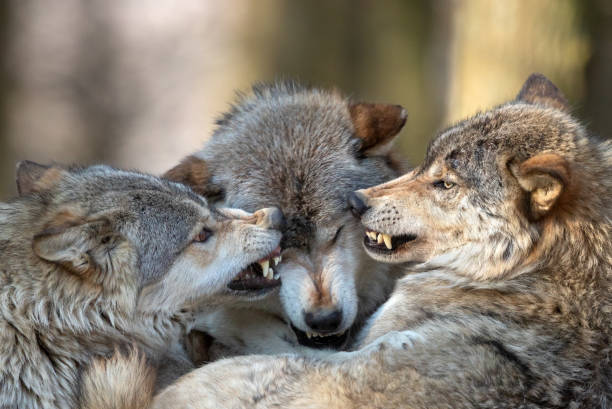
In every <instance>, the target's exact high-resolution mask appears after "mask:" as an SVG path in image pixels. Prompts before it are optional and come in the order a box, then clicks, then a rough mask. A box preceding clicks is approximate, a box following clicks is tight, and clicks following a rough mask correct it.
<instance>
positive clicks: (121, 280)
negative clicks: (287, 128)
mask: <svg viewBox="0 0 612 409" xmlns="http://www.w3.org/2000/svg"><path fill="white" fill-rule="evenodd" d="M17 184H18V190H19V192H20V194H21V195H22V196H23V197H22V198H20V199H18V201H17V202H16V203H22V202H23V203H26V205H25V207H26V208H29V209H32V210H31V214H30V218H28V217H26V221H22V223H23V224H24V229H27V230H26V231H28V230H31V229H32V227H31V226H27V225H26V224H28V223H29V224H32V223H33V224H34V231H33V234H34V236H33V239H32V236H28V237H26V238H25V239H26V240H32V243H31V244H30V248H32V249H33V251H34V254H35V256H36V257H38V259H39V260H42V263H43V264H44V265H48V266H50V268H51V270H53V271H55V272H56V275H60V276H62V277H64V278H65V280H63V282H68V283H69V282H80V283H82V284H81V285H83V286H93V288H101V289H102V290H101V291H102V293H107V294H113V293H117V292H125V293H126V294H125V295H126V296H128V297H129V294H130V290H133V291H134V294H136V293H138V294H140V295H139V308H140V309H142V310H144V311H157V310H170V311H172V310H175V309H177V308H180V306H181V305H182V304H184V303H186V302H189V301H191V300H195V299H199V298H202V297H209V296H213V295H217V294H233V293H248V294H251V295H252V294H253V293H256V292H259V291H265V290H266V288H268V287H275V286H277V285H279V284H280V282H279V280H273V279H271V280H268V279H264V278H263V277H262V280H261V281H262V285H261V286H260V287H261V288H257V289H251V290H253V291H235V290H232V289H231V284H232V283H234V284H236V282H237V281H238V282H239V281H240V279H241V278H242V276H241V271H243V270H244V269H245V268H248V266H249V265H250V264H252V263H255V262H257V261H259V260H261V259H265V258H267V257H269V255H270V254H273V253H274V250H275V249H276V248H277V247H278V245H279V242H280V238H281V233H280V232H279V231H278V230H275V229H276V228H278V227H280V223H281V214H280V212H279V211H278V209H263V210H260V211H258V212H256V213H254V214H248V213H246V212H243V211H240V210H234V209H212V208H210V207H209V206H208V205H207V203H206V201H205V199H203V198H201V197H200V196H198V195H197V194H195V193H193V192H192V191H191V190H190V189H189V188H188V187H186V186H183V185H180V184H177V183H173V182H170V181H166V180H162V179H159V178H156V177H153V176H149V175H144V174H139V173H135V172H127V171H122V170H117V169H112V168H110V167H107V166H93V167H88V168H82V169H80V168H72V169H65V168H61V167H57V166H53V167H47V166H42V165H37V164H35V163H32V162H22V163H21V164H20V165H19V167H18V171H17ZM30 219H34V220H30ZM7 220H8V221H9V222H11V220H12V219H11V218H10V217H9V218H7ZM42 270H45V271H47V270H49V269H46V268H42ZM37 279H38V278H37ZM59 282H62V280H60V281H59ZM228 284H229V285H230V288H228ZM243 290H245V289H243ZM135 300H136V297H134V298H133V301H135ZM128 304H129V302H128Z"/></svg>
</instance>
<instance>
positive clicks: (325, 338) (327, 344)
mask: <svg viewBox="0 0 612 409" xmlns="http://www.w3.org/2000/svg"><path fill="white" fill-rule="evenodd" d="M291 329H292V330H293V332H294V333H295V335H296V336H297V339H298V342H299V343H300V344H301V345H304V346H307V347H310V348H317V349H323V348H333V349H340V348H342V347H343V346H344V344H345V343H346V340H347V339H348V335H349V331H348V330H347V331H344V332H343V333H341V334H334V335H318V334H315V335H311V336H308V334H307V333H306V332H304V331H302V330H300V329H297V328H296V327H295V326H293V324H291Z"/></svg>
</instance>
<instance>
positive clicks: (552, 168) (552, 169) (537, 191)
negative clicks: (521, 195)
mask: <svg viewBox="0 0 612 409" xmlns="http://www.w3.org/2000/svg"><path fill="white" fill-rule="evenodd" d="M512 173H513V174H514V176H515V177H516V178H517V180H518V182H519V185H520V186H521V188H523V190H525V191H526V192H529V210H530V213H531V217H532V218H533V219H535V220H537V219H539V218H541V217H542V216H544V215H546V214H547V213H548V212H549V211H550V210H551V209H552V208H553V206H554V205H555V204H556V203H557V202H558V201H559V199H560V197H561V195H562V194H563V192H564V191H566V190H567V189H568V187H569V183H570V170H569V165H568V163H567V161H566V160H565V159H563V158H562V157H561V156H559V155H556V154H554V153H541V154H538V155H536V156H533V157H531V158H529V159H527V160H526V161H524V162H523V163H521V164H519V165H516V166H514V168H513V169H512Z"/></svg>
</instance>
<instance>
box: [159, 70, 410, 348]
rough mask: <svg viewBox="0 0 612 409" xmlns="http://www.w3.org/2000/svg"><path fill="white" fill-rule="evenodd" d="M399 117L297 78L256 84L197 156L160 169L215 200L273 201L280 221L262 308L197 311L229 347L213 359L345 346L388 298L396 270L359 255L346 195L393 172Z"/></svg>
mask: <svg viewBox="0 0 612 409" xmlns="http://www.w3.org/2000/svg"><path fill="white" fill-rule="evenodd" d="M405 120H406V111H405V110H404V109H403V108H402V107H400V106H397V105H387V104H369V103H358V102H352V101H350V100H348V99H346V98H345V97H343V96H342V95H340V94H339V93H338V92H334V91H324V90H319V89H310V88H307V87H303V86H300V85H298V84H296V83H289V82H287V83H276V84H272V85H257V86H255V87H254V88H253V92H252V93H251V94H249V95H242V96H241V97H239V99H238V101H237V102H236V103H235V104H234V105H233V106H232V108H231V109H230V110H229V112H227V113H226V114H225V115H223V116H222V117H221V119H219V121H218V128H217V129H216V131H215V132H214V134H213V135H212V137H211V139H210V140H209V141H208V142H207V143H206V145H205V146H204V148H203V149H202V150H201V151H199V152H197V153H195V154H194V155H192V156H189V157H188V158H186V159H185V160H183V161H182V162H181V163H180V164H179V165H177V166H176V167H175V168H173V169H171V170H170V171H168V172H167V173H166V174H165V177H167V178H169V179H171V180H174V181H178V182H181V183H185V184H187V185H189V186H190V187H192V188H193V189H194V190H195V191H197V192H198V193H200V194H202V195H204V196H206V197H207V198H208V199H209V200H210V201H212V202H213V203H217V204H220V205H223V206H229V207H235V208H240V209H244V210H247V211H253V210H255V209H258V208H260V207H267V206H275V207H278V208H280V209H281V210H282V212H283V213H284V214H285V216H286V225H285V228H284V229H283V242H282V247H283V253H282V263H281V264H280V265H279V266H278V267H277V268H275V269H274V270H275V271H276V272H277V273H278V274H279V276H280V279H281V281H282V286H281V287H280V290H279V292H278V293H277V292H275V293H272V294H268V295H267V296H266V297H265V298H262V299H261V301H259V302H258V303H257V308H258V310H259V311H253V312H249V311H244V310H242V309H240V305H237V304H234V307H232V308H230V307H228V306H226V307H224V308H221V309H219V310H217V311H216V312H214V313H212V314H207V315H205V316H201V322H200V324H199V326H198V328H200V329H202V330H205V331H207V332H208V333H210V334H211V335H212V336H213V337H214V338H215V339H216V342H215V344H214V345H219V344H221V345H224V346H225V348H222V349H219V350H217V351H218V352H216V353H215V352H214V351H215V346H214V345H213V347H212V349H211V355H215V354H216V356H219V355H221V356H228V355H233V354H248V353H280V352H289V351H292V350H294V348H298V349H299V346H300V345H299V344H302V345H305V346H310V347H317V348H341V347H343V346H345V345H347V339H348V338H349V335H350V331H349V329H351V328H358V327H359V326H360V325H361V324H362V323H363V321H364V320H365V318H366V317H367V316H369V315H370V314H371V313H372V312H373V311H374V310H375V309H376V308H377V307H378V306H379V305H380V304H381V303H382V302H384V301H385V300H386V299H387V297H388V296H389V294H390V292H391V290H392V288H393V285H394V283H395V280H396V278H397V277H398V274H399V273H398V269H397V268H396V267H394V266H388V265H384V264H381V263H376V262H374V261H373V260H372V259H371V258H369V257H367V255H366V254H365V252H364V251H363V249H362V248H361V246H359V239H358V237H360V236H361V234H362V229H361V227H360V226H359V224H358V223H357V221H356V220H354V219H353V218H352V217H351V215H350V212H349V211H348V206H347V204H346V200H347V199H346V198H347V196H348V194H349V193H350V192H352V191H353V190H356V189H361V188H365V187H369V186H373V185H376V184H379V183H382V182H384V181H388V180H391V179H392V178H394V177H396V176H398V175H399V174H401V173H400V169H401V165H402V164H401V162H400V161H399V160H398V159H397V158H395V156H394V155H393V154H392V143H393V139H394V137H395V135H397V133H398V132H399V131H400V129H401V128H402V127H403V125H404V123H405ZM279 298H280V300H279ZM248 307H249V308H250V309H253V308H255V307H254V305H253V304H252V303H249V305H248ZM285 322H288V323H290V324H291V328H292V329H290V328H289V327H288V326H287V325H286V324H285ZM232 323H233V324H232ZM298 343H299V344H298ZM219 351H221V352H219Z"/></svg>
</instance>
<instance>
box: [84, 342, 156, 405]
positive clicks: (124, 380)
mask: <svg viewBox="0 0 612 409" xmlns="http://www.w3.org/2000/svg"><path fill="white" fill-rule="evenodd" d="M155 378H156V371H155V370H154V369H153V368H152V367H151V366H150V365H148V364H147V362H146V359H145V356H144V354H141V353H139V352H138V351H137V350H136V349H134V350H132V351H130V352H129V353H128V354H127V355H124V354H121V353H120V352H118V351H116V352H115V354H114V355H113V356H112V357H111V358H109V359H97V360H95V361H94V362H93V363H92V364H91V366H90V367H89V368H88V370H87V372H86V375H85V376H84V377H83V385H82V386H81V397H82V398H81V399H82V401H81V402H82V403H81V408H82V409H105V408H108V409H111V408H112V409H146V408H148V407H149V406H150V405H151V398H152V396H153V391H154V389H153V388H154V385H155ZM118 405H119V406H118Z"/></svg>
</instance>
